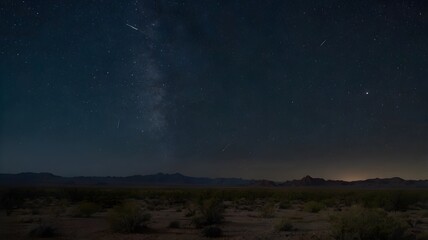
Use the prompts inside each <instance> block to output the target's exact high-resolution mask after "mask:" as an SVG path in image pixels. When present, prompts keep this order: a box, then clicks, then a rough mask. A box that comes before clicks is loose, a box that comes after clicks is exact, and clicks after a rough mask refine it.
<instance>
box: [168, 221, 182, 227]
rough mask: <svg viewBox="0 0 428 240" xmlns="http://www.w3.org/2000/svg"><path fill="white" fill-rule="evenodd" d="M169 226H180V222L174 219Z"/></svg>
mask: <svg viewBox="0 0 428 240" xmlns="http://www.w3.org/2000/svg"><path fill="white" fill-rule="evenodd" d="M168 227H169V228H180V222H179V221H172V222H170V223H169V225H168Z"/></svg>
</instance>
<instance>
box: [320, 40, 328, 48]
mask: <svg viewBox="0 0 428 240" xmlns="http://www.w3.org/2000/svg"><path fill="white" fill-rule="evenodd" d="M325 41H327V39H326V40H324V41H322V43H321V44H320V47H322V45H324V43H325Z"/></svg>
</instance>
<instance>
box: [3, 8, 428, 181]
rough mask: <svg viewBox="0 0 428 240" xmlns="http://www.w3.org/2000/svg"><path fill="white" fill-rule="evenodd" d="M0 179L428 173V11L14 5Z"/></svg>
mask: <svg viewBox="0 0 428 240" xmlns="http://www.w3.org/2000/svg"><path fill="white" fill-rule="evenodd" d="M0 32H1V35H0V79H1V105H0V107H1V119H0V126H1V142H0V143H1V145H0V157H1V159H0V172H3V173H17V172H23V171H32V172H52V173H55V174H59V175H63V176H76V175H93V176H100V175H116V176H125V175H132V174H151V173H156V172H169V173H173V172H180V173H183V174H186V175H191V176H209V177H243V178H266V179H272V180H287V179H294V178H301V177H302V176H304V175H307V174H309V175H312V176H315V177H325V178H331V179H344V180H354V179H364V178H370V177H392V176H399V177H403V178H408V179H422V178H425V179H426V178H428V44H427V43H428V3H427V2H426V1H423V0H420V1H415V0H408V1H398V0H390V1H387V0H362V1H343V0H301V1H300V0H299V1H291V0H290V1H279V0H271V1H255V0H248V1H247V0H245V1H244V0H240V1H232V0H230V1H229V0H227V1H226V0H223V1H218V0H203V1H197V0H193V1H178V0H159V1H149V0H134V1H113V0H110V1H108V0H104V1H102V0H94V1H87V0H76V1H65V0H59V1H58V0H32V1H29V0H26V1H18V0H3V1H1V3H0Z"/></svg>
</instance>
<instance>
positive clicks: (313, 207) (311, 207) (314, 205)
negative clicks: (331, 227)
mask: <svg viewBox="0 0 428 240" xmlns="http://www.w3.org/2000/svg"><path fill="white" fill-rule="evenodd" d="M324 208H325V205H324V204H322V203H320V202H315V201H309V202H307V203H305V205H304V207H303V209H304V210H305V211H306V212H311V213H317V212H319V211H321V210H323V209H324Z"/></svg>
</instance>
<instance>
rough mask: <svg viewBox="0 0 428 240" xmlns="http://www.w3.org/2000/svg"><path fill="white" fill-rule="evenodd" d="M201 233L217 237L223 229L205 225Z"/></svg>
mask: <svg viewBox="0 0 428 240" xmlns="http://www.w3.org/2000/svg"><path fill="white" fill-rule="evenodd" d="M202 234H203V235H204V237H209V238H217V237H221V236H222V235H223V231H222V230H221V228H219V227H217V226H206V227H205V228H204V229H202Z"/></svg>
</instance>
